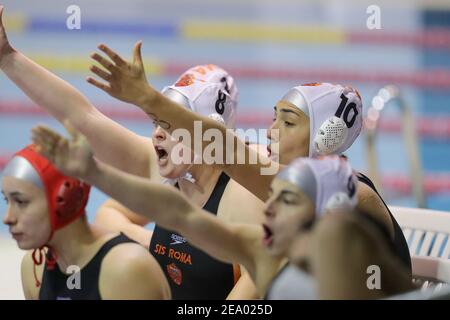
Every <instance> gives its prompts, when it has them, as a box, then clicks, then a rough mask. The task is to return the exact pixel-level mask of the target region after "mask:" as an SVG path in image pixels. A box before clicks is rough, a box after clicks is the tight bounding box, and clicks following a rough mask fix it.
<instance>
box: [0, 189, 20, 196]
mask: <svg viewBox="0 0 450 320" xmlns="http://www.w3.org/2000/svg"><path fill="white" fill-rule="evenodd" d="M2 194H3V196H5V197H6V194H5V193H4V192H3V190H2ZM22 195H23V193H21V192H19V191H13V192H10V193H9V196H10V197H16V196H22Z"/></svg>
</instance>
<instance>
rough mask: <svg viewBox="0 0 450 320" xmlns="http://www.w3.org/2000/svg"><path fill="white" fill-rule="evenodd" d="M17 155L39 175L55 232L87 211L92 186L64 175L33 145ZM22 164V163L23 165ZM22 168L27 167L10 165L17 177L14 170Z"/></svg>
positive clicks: (11, 171)
mask: <svg viewBox="0 0 450 320" xmlns="http://www.w3.org/2000/svg"><path fill="white" fill-rule="evenodd" d="M15 156H17V157H22V158H24V159H26V160H27V162H26V163H28V164H29V165H30V167H31V168H33V169H34V170H35V171H36V173H37V174H38V175H39V177H40V181H41V182H42V185H43V188H44V191H45V194H46V197H47V203H48V207H49V217H50V224H51V228H52V234H53V232H54V231H56V230H58V229H61V228H63V227H65V226H66V225H68V224H69V223H71V222H72V221H75V220H76V219H77V218H79V217H80V216H82V215H83V214H84V212H85V207H86V205H87V202H88V199H89V192H90V188H91V187H90V185H88V184H86V183H84V182H82V181H80V180H78V179H75V178H71V177H68V176H65V175H63V174H62V173H61V172H60V171H58V170H57V169H56V167H54V166H53V164H51V163H50V162H49V161H48V160H47V159H46V158H44V157H43V156H42V155H40V154H39V153H38V152H37V151H36V148H35V146H34V145H30V146H27V147H26V148H24V149H22V150H21V151H19V152H17V153H16V155H15ZM21 165H22V166H23V164H21ZM19 166H20V165H19ZM33 169H31V170H33ZM21 170H22V171H23V170H24V168H23V167H22V168H20V167H17V166H16V168H13V167H11V168H10V169H9V172H10V175H12V176H14V175H15V174H14V172H20V171H21ZM27 170H29V169H27Z"/></svg>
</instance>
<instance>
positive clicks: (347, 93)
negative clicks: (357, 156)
mask: <svg viewBox="0 0 450 320" xmlns="http://www.w3.org/2000/svg"><path fill="white" fill-rule="evenodd" d="M281 100H283V101H287V102H290V103H292V104H293V105H294V106H296V107H297V108H298V109H300V110H301V111H302V112H303V113H305V114H306V115H307V116H308V117H309V119H310V122H309V123H310V138H309V139H310V141H309V156H310V157H316V156H319V155H329V154H341V153H343V152H344V151H346V150H347V149H348V148H350V146H351V145H352V144H353V142H354V141H355V139H356V138H357V137H358V135H359V134H360V132H361V128H362V124H363V115H362V100H361V96H360V95H359V93H358V91H357V90H356V89H354V88H352V87H348V86H346V87H344V86H341V85H335V84H330V83H311V84H304V85H301V86H297V87H294V88H292V89H290V90H289V91H288V92H287V93H286V94H285V95H284V96H283V98H282V99H281Z"/></svg>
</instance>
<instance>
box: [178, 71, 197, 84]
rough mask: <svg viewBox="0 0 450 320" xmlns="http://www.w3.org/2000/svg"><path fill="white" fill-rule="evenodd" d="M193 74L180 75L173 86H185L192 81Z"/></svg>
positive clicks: (193, 78)
mask: <svg viewBox="0 0 450 320" xmlns="http://www.w3.org/2000/svg"><path fill="white" fill-rule="evenodd" d="M194 80H195V77H194V75H192V74H190V73H187V74H185V75H183V76H181V77H180V79H179V80H178V81H177V83H175V87H187V86H190V85H192V84H193V83H194Z"/></svg>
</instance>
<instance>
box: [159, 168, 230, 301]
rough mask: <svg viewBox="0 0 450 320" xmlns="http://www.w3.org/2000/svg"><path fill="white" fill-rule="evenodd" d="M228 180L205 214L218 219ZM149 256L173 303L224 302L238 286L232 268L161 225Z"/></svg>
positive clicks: (224, 177) (223, 179) (216, 190)
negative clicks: (196, 301)
mask: <svg viewBox="0 0 450 320" xmlns="http://www.w3.org/2000/svg"><path fill="white" fill-rule="evenodd" d="M229 180H230V178H229V177H228V176H227V175H226V174H225V173H222V174H221V176H220V177H219V180H218V182H217V184H216V186H215V187H214V190H213V192H212V194H211V196H210V197H209V199H208V202H207V203H206V204H205V206H204V207H203V209H204V210H206V211H208V212H210V213H211V214H213V215H217V209H218V208H219V203H220V199H221V198H222V195H223V193H224V191H225V188H226V186H227V184H228V182H229ZM176 187H178V186H177V185H176ZM150 252H151V254H152V255H153V256H154V257H155V259H156V260H157V261H158V263H159V265H160V266H161V268H162V270H163V271H164V273H165V275H166V277H167V279H168V282H169V284H170V288H171V291H172V299H174V300H180V299H203V300H206V299H214V300H225V299H226V298H227V296H228V294H229V293H230V291H231V289H232V288H233V287H234V284H235V282H236V277H237V275H236V270H235V268H234V267H233V265H232V264H227V263H223V262H220V261H218V260H216V259H214V258H213V257H211V256H209V255H208V254H206V253H204V252H203V251H201V250H199V249H197V248H196V247H194V246H191V245H190V244H189V243H188V242H187V241H186V240H185V239H184V238H183V236H181V235H179V234H177V233H176V232H173V231H170V230H167V229H164V228H161V227H159V226H158V225H156V226H155V229H154V231H153V236H152V241H151V243H150Z"/></svg>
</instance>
